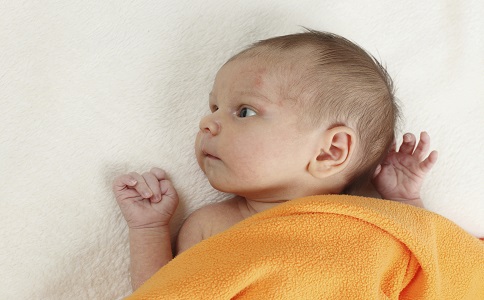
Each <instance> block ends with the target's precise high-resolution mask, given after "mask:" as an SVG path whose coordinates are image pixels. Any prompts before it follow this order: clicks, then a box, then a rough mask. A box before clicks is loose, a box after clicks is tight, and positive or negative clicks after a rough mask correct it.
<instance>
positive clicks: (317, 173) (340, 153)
mask: <svg viewBox="0 0 484 300" xmlns="http://www.w3.org/2000/svg"><path fill="white" fill-rule="evenodd" d="M319 146H320V147H319V149H318V150H319V151H318V153H315V155H314V156H313V157H312V158H311V161H310V162H309V165H308V171H309V173H311V175H313V176H314V177H316V178H320V179H321V178H326V177H329V176H332V175H335V174H337V173H340V172H341V171H343V170H344V169H345V168H346V167H347V166H348V164H349V162H350V160H351V159H352V157H353V155H354V152H355V146H356V134H355V132H354V131H353V129H351V128H349V127H347V126H337V127H333V128H331V129H328V130H326V131H325V132H324V133H323V134H322V136H321V138H320V144H319Z"/></svg>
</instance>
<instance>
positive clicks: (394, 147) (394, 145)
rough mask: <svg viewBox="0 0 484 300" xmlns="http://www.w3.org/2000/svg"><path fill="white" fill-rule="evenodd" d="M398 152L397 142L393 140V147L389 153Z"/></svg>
mask: <svg viewBox="0 0 484 300" xmlns="http://www.w3.org/2000/svg"><path fill="white" fill-rule="evenodd" d="M396 151H397V142H396V141H395V140H393V142H392V146H391V147H390V151H389V152H396Z"/></svg>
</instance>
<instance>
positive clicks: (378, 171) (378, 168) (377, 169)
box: [373, 165, 382, 178]
mask: <svg viewBox="0 0 484 300" xmlns="http://www.w3.org/2000/svg"><path fill="white" fill-rule="evenodd" d="M381 169H382V168H381V165H378V166H376V169H375V172H373V178H375V177H377V176H378V174H380V172H381Z"/></svg>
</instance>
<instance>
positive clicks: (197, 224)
mask: <svg viewBox="0 0 484 300" xmlns="http://www.w3.org/2000/svg"><path fill="white" fill-rule="evenodd" d="M243 219H244V218H243V216H242V214H241V213H240V209H239V204H238V200H237V199H236V198H232V199H228V200H225V201H222V202H218V203H213V204H209V205H206V206H203V207H201V208H199V209H197V210H196V211H194V212H193V213H192V214H190V215H189V216H188V218H187V219H186V220H185V222H184V223H183V225H182V227H181V228H180V231H179V233H178V238H177V247H176V248H177V249H176V250H177V251H176V252H177V253H178V254H179V253H181V252H183V251H185V250H186V249H188V248H190V247H192V246H193V245H195V244H198V243H199V242H201V241H202V240H204V239H207V238H209V237H211V236H212V235H215V234H217V233H219V232H222V231H224V230H225V229H228V228H229V227H231V226H232V225H234V224H236V223H238V222H240V221H241V220H243Z"/></svg>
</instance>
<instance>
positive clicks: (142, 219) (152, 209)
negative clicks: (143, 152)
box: [113, 168, 178, 229]
mask: <svg viewBox="0 0 484 300" xmlns="http://www.w3.org/2000/svg"><path fill="white" fill-rule="evenodd" d="M113 191H114V195H115V196H116V201H117V202H118V205H119V208H120V209H121V212H122V213H123V216H124V218H125V220H126V222H127V223H128V226H129V228H130V229H144V228H157V227H163V226H167V225H168V222H169V221H170V218H171V217H172V216H173V214H174V212H175V210H176V207H177V206H178V194H177V192H176V190H175V188H174V187H173V185H172V183H171V182H170V181H169V180H168V179H166V174H165V172H164V171H163V170H161V169H159V168H152V169H151V171H150V172H145V173H143V174H142V175H140V174H138V173H136V172H131V173H129V174H124V175H121V176H119V177H116V178H115V179H114V181H113Z"/></svg>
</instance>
